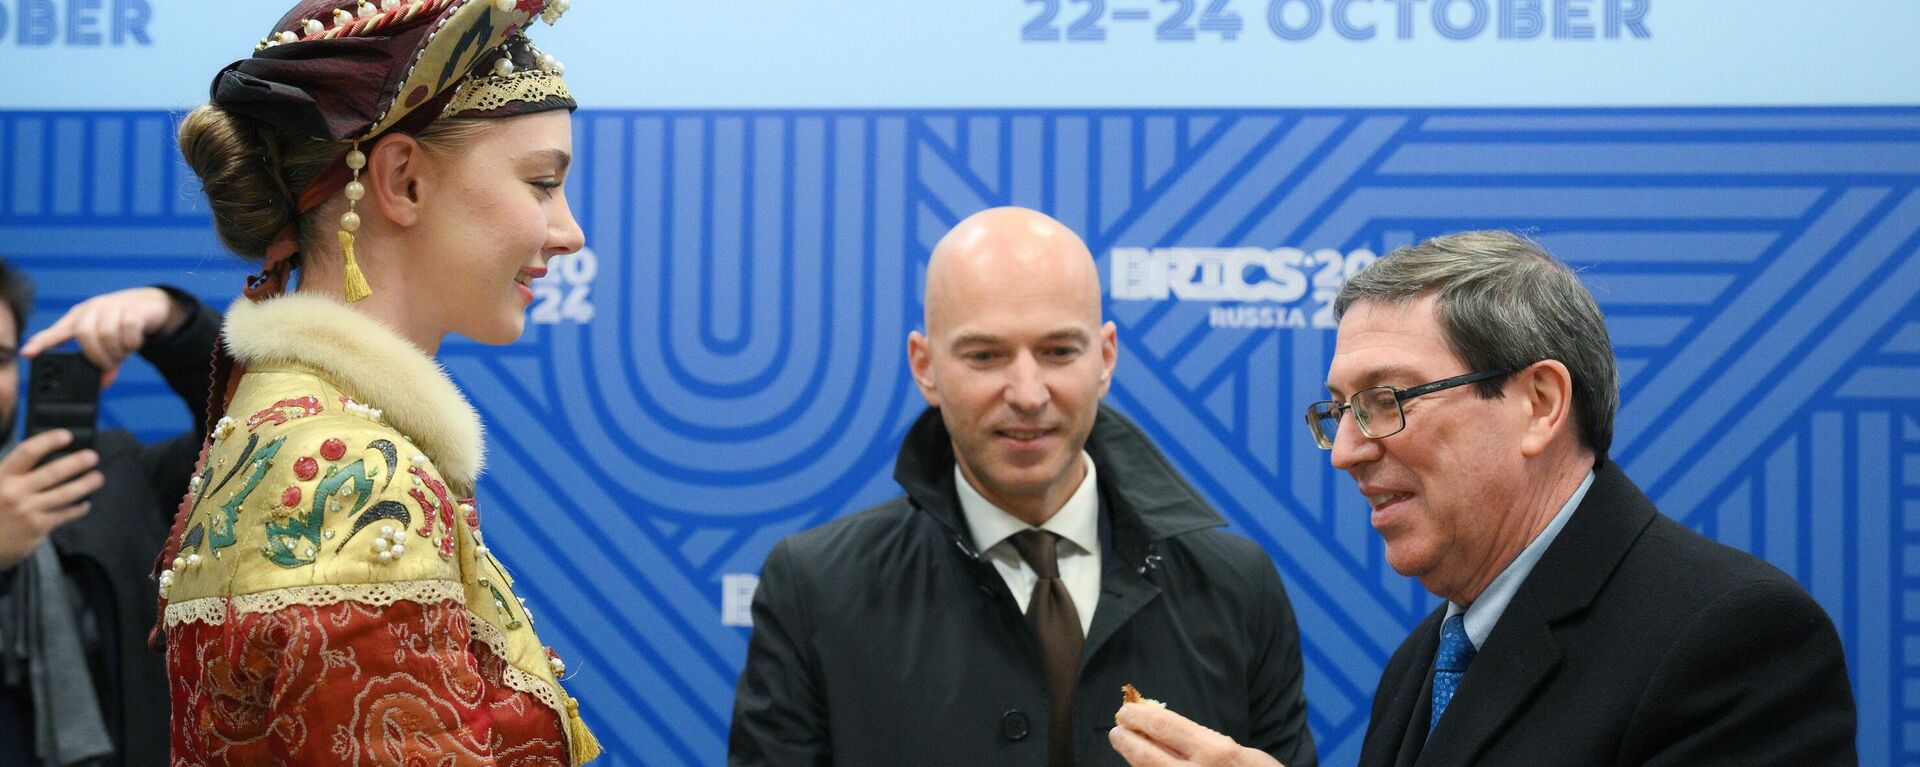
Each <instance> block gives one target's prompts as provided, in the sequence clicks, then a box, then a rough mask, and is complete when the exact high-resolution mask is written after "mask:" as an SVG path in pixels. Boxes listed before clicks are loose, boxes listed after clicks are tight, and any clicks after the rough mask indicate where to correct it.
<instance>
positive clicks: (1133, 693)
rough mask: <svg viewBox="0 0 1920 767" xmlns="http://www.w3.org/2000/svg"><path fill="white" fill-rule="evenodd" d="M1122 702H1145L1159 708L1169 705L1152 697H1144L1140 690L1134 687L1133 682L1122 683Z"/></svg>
mask: <svg viewBox="0 0 1920 767" xmlns="http://www.w3.org/2000/svg"><path fill="white" fill-rule="evenodd" d="M1120 702H1121V703H1122V704H1126V703H1145V704H1147V705H1149V706H1154V707H1157V708H1166V707H1167V704H1165V703H1161V702H1160V701H1157V700H1154V699H1152V698H1147V697H1142V696H1141V695H1140V691H1139V690H1136V689H1133V685H1131V684H1123V685H1120Z"/></svg>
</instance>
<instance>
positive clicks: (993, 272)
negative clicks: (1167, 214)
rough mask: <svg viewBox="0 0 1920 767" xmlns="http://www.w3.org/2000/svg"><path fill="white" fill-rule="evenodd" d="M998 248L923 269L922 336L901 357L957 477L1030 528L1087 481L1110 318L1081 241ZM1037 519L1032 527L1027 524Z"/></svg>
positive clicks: (1106, 367) (1107, 369) (1108, 355)
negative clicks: (943, 433) (937, 419)
mask: <svg viewBox="0 0 1920 767" xmlns="http://www.w3.org/2000/svg"><path fill="white" fill-rule="evenodd" d="M1067 239H1068V242H1065V243H1059V244H1060V245H1063V246H1065V249H1066V251H1067V252H1065V253H1060V254H1049V253H1040V254H1039V255H1037V256H1036V254H1035V253H1034V252H1031V251H1029V252H1026V253H1013V254H1009V253H1006V252H999V251H996V250H995V248H996V247H997V246H996V245H995V244H994V243H991V242H989V243H986V244H985V245H983V246H981V247H983V248H985V249H987V250H988V251H989V252H986V253H973V254H966V255H960V256H956V257H953V258H949V259H946V261H945V262H944V263H939V262H940V261H941V259H942V258H943V257H942V256H936V257H935V258H936V262H937V263H935V264H934V265H933V266H932V267H930V268H929V274H928V288H927V290H928V294H927V332H926V334H925V335H922V334H919V333H915V334H913V335H912V337H910V338H909V340H908V356H909V360H910V362H911V363H912V365H913V372H914V377H915V379H916V380H917V381H918V382H919V384H920V390H921V393H922V394H923V395H924V396H925V397H926V399H927V403H928V404H929V405H932V406H933V407H936V408H939V409H940V415H941V418H942V419H943V420H944V421H945V422H946V426H947V430H948V432H949V433H951V435H952V438H953V447H954V454H955V458H956V460H957V461H958V462H959V464H960V470H961V472H962V473H963V474H964V475H965V476H966V477H967V479H968V481H969V482H970V483H971V484H972V485H973V486H974V488H975V489H977V490H979V491H980V492H981V494H982V495H984V496H986V498H987V499H988V500H990V501H993V502H994V503H995V504H996V505H998V506H1000V507H1001V508H1003V509H1006V510H1007V511H1009V512H1012V513H1014V514H1015V515H1016V516H1021V517H1022V518H1027V519H1028V521H1029V522H1030V523H1033V524H1038V523H1039V521H1044V519H1045V518H1046V517H1048V516H1051V515H1052V513H1053V512H1054V511H1057V510H1058V508H1059V505H1060V504H1062V503H1064V502H1065V501H1066V499H1067V497H1069V496H1071V495H1072V493H1073V490H1074V489H1075V488H1077V487H1078V486H1079V484H1080V481H1081V478H1082V477H1084V476H1085V471H1086V469H1085V466H1084V464H1083V462H1082V461H1081V460H1080V451H1081V449H1082V448H1083V447H1084V446H1085V445H1086V441H1087V435H1088V434H1089V433H1091V432H1092V431H1093V421H1094V416H1095V415H1096V414H1097V413H1098V412H1099V404H1100V399H1101V398H1102V397H1104V396H1106V393H1107V385H1108V382H1109V381H1110V380H1111V378H1112V375H1113V366H1114V360H1115V355H1116V352H1117V347H1116V345H1115V341H1114V327H1113V324H1112V323H1104V324H1103V323H1101V321H1100V282H1099V274H1098V272H1097V271H1096V270H1095V269H1094V267H1093V261H1092V258H1091V257H1090V256H1088V255H1087V254H1086V250H1085V246H1083V245H1080V244H1079V242H1078V240H1077V239H1075V238H1072V237H1071V236H1070V235H1069V236H1068V238H1067ZM1036 517H1037V520H1038V521H1036V519H1035V518H1036Z"/></svg>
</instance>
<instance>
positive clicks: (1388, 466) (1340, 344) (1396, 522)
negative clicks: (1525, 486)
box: [1327, 296, 1524, 598]
mask: <svg viewBox="0 0 1920 767" xmlns="http://www.w3.org/2000/svg"><path fill="white" fill-rule="evenodd" d="M1470 372H1477V371H1470V370H1467V369H1466V366H1465V363H1463V362H1461V361H1460V360H1459V359H1458V358H1457V357H1455V356H1454V354H1453V352H1452V350H1450V349H1448V348H1447V342H1446V339H1445V337H1444V335H1443V334H1442V331H1441V328H1440V324H1439V321H1438V318H1437V316H1436V314H1435V307H1434V299H1433V298H1432V297H1431V296H1428V297H1426V298H1423V299H1421V300H1418V301H1415V302H1413V303H1410V304H1407V305H1402V306H1393V305H1385V304H1378V303H1371V302H1361V303H1357V304H1355V305H1353V307H1352V308H1350V309H1349V310H1348V312H1347V313H1346V315H1345V316H1344V317H1343V318H1342V319H1341V321H1340V330H1339V336H1338V340H1337V341H1336V343H1335V348H1334V355H1333V365H1332V367H1331V368H1330V369H1329V370H1328V371H1327V389H1328V390H1329V391H1330V392H1332V394H1333V397H1334V398H1335V399H1340V400H1345V399H1346V398H1347V397H1348V396H1350V395H1352V394H1353V393H1354V392H1355V391H1358V390H1360V389H1363V388H1366V387H1369V386H1379V385H1387V386H1393V387H1396V388H1401V389H1406V388H1411V387H1414V386H1418V385H1420V384H1423V383H1427V382H1429V381H1435V380H1439V379H1442V378H1448V377H1452V376H1456V375H1461V374H1463V373H1470ZM1501 403H1502V400H1486V399H1481V398H1480V396H1479V395H1478V394H1477V393H1475V391H1474V388H1473V387H1472V386H1463V387H1458V388H1454V389H1448V390H1445V391H1441V392H1436V393H1434V394H1429V395H1426V396H1423V397H1417V398H1414V399H1410V400H1407V401H1405V402H1404V403H1403V407H1404V409H1405V412H1406V429H1405V430H1404V431H1401V432H1400V433H1398V434H1395V435H1393V436H1390V437H1386V438H1384V439H1369V438H1367V437H1366V436H1364V435H1362V434H1361V432H1360V429H1359V427H1358V426H1357V425H1356V424H1355V423H1354V420H1353V415H1352V414H1351V413H1348V414H1347V415H1346V416H1345V418H1344V420H1343V421H1342V422H1341V425H1340V429H1339V432H1338V436H1337V438H1336V439H1335V440H1334V446H1333V465H1334V466H1335V467H1336V468H1338V469H1341V470H1343V471H1345V472H1347V473H1348V474H1350V475H1352V477H1353V479H1354V482H1355V483H1356V484H1357V485H1358V486H1359V489H1360V492H1361V494H1363V495H1365V496H1366V497H1367V504H1368V505H1369V506H1370V507H1371V508H1372V509H1373V519H1372V522H1373V528H1374V529H1375V530H1377V531H1379V532H1380V537H1381V538H1382V539H1384V540H1385V541H1386V544H1387V564H1389V565H1391V566H1392V567H1393V569H1394V571H1395V572H1398V573H1400V574H1401V575H1406V576H1411V577H1414V578H1418V579H1419V580H1420V582H1421V584H1422V585H1424V586H1426V588H1427V590H1429V591H1432V592H1433V593H1436V594H1440V595H1442V596H1449V597H1450V598H1451V596H1450V595H1453V594H1457V593H1462V590H1463V589H1464V588H1465V586H1466V584H1467V583H1469V582H1471V581H1473V580H1474V578H1475V577H1476V575H1477V574H1479V573H1480V572H1481V571H1482V570H1484V569H1485V568H1486V567H1487V566H1488V565H1489V563H1490V562H1492V561H1493V560H1494V558H1495V557H1496V556H1497V553H1496V551H1495V549H1496V548H1497V547H1496V542H1497V541H1498V540H1499V539H1501V538H1502V537H1503V536H1507V535H1509V534H1510V533H1511V529H1510V528H1511V527H1512V526H1513V525H1517V524H1522V523H1523V522H1522V520H1521V519H1520V518H1519V515H1518V514H1516V513H1514V512H1513V511H1512V510H1513V508H1514V505H1515V504H1514V499H1515V497H1516V496H1517V495H1518V493H1519V490H1520V488H1519V485H1520V484H1522V478H1523V476H1524V472H1523V469H1524V464H1523V462H1522V456H1521V454H1520V445H1519V441H1520V437H1521V435H1520V433H1519V432H1518V430H1516V429H1515V428H1514V426H1515V424H1516V421H1515V419H1513V418H1511V417H1504V416H1503V414H1502V413H1501V412H1500V409H1501Z"/></svg>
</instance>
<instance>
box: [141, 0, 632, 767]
mask: <svg viewBox="0 0 1920 767" xmlns="http://www.w3.org/2000/svg"><path fill="white" fill-rule="evenodd" d="M565 5H566V0H380V1H379V2H378V3H377V4H375V3H369V2H357V0H346V1H343V0H305V1H303V2H300V3H298V4H297V5H296V6H295V7H294V9H293V10H292V11H291V12H289V13H288V14H287V15H286V16H285V17H284V18H282V19H281V20H280V21H279V23H278V24H276V25H275V26H274V27H273V30H272V31H271V33H270V34H269V35H268V36H267V37H265V38H263V39H262V40H260V41H259V43H258V44H257V45H256V46H255V50H254V53H253V55H252V56H251V57H250V58H247V59H243V60H241V61H239V62H236V63H235V64H233V65H231V66H229V67H227V68H226V69H225V70H223V71H222V72H221V73H220V74H219V75H218V77H217V78H216V79H215V80H214V84H213V87H212V96H211V100H210V103H209V104H208V105H207V106H204V107H202V108H200V109H198V110H196V111H194V112H193V113H192V114H190V115H188V116H187V118H186V119H185V120H184V122H183V123H182V125H181V129H180V145H181V150H182V152H183V154H185V156H186V159H187V162H188V164H189V165H191V166H192V167H193V169H194V172H195V173H196V174H198V175H199V177H200V179H201V181H202V183H203V186H204V187H205V190H206V194H207V199H208V203H209V206H210V207H211V208H212V210H213V213H214V218H215V223H216V225H217V227H218V229H219V233H220V236H221V238H222V240H223V241H224V242H226V243H227V245H228V246H229V247H230V248H232V249H233V250H234V251H235V252H237V253H239V254H240V255H242V256H245V257H249V258H252V259H255V260H259V261H262V262H263V263H264V269H263V271H262V274H261V275H260V276H259V277H256V278H254V279H253V280H251V281H250V282H249V285H248V288H247V295H246V297H244V298H242V299H241V300H239V301H237V302H236V303H235V304H234V305H233V306H232V308H231V309H229V311H228V314H227V322H226V326H225V330H224V334H223V355H224V356H223V357H221V358H220V359H217V360H216V364H215V379H216V380H215V387H216V388H215V402H216V409H219V410H220V412H219V414H218V417H217V422H215V423H214V424H213V426H212V429H211V431H210V439H209V442H208V444H207V447H206V449H205V451H204V453H203V457H202V463H201V466H200V469H199V470H198V473H197V474H196V476H194V477H193V478H192V480H191V481H190V487H191V488H192V490H191V492H190V493H189V495H188V497H187V499H186V501H185V502H184V503H183V504H182V509H181V513H180V516H179V518H178V520H177V521H176V522H175V526H174V531H173V537H172V539H171V543H170V544H169V547H168V551H167V552H166V553H165V554H164V555H163V557H162V561H161V567H162V568H164V569H163V570H162V571H161V572H160V574H159V577H160V581H161V595H162V604H163V608H164V610H163V617H162V619H161V625H162V628H163V634H164V638H165V643H166V652H167V664H168V667H169V669H170V671H171V676H172V680H171V685H172V690H171V692H172V698H173V727H172V729H173V735H172V741H173V762H174V764H176V765H229V764H231V765H240V764H249V765H250V764H316V765H317V764H325V765H399V764H408V765H415V764H418V765H482V764H486V765H494V764H497V765H514V766H518V765H527V766H532V765H577V764H581V763H583V762H585V761H587V760H589V759H591V758H593V756H594V755H595V754H596V753H597V752H598V750H599V747H598V745H597V744H596V743H595V742H594V740H593V737H592V735H591V734H589V733H588V731H587V728H586V726H585V725H584V724H583V723H582V721H581V719H580V717H579V713H578V705H577V703H576V701H575V700H574V699H573V698H571V697H570V696H568V695H567V693H566V691H565V690H564V689H563V688H562V685H561V681H560V678H561V677H562V676H563V675H564V671H565V667H564V665H563V664H562V663H561V662H560V661H559V659H558V657H557V656H555V655H554V654H553V653H552V651H551V650H550V649H548V648H547V647H546V646H544V645H543V644H541V642H540V640H539V638H538V637H536V636H535V634H534V625H533V620H532V618H531V617H529V616H528V614H527V612H526V610H525V609H524V607H523V606H522V603H521V601H520V600H519V599H518V598H516V597H515V596H514V586H513V580H512V578H510V577H509V576H508V574H507V570H506V569H505V568H503V567H502V566H501V564H500V562H499V560H498V559H496V558H495V557H494V555H493V554H492V553H490V552H489V551H488V549H487V546H486V545H485V543H484V541H485V539H484V538H483V537H482V534H481V529H482V525H481V517H482V512H481V510H479V509H476V506H475V502H474V500H473V494H474V487H475V483H476V482H477V480H478V479H479V476H480V471H481V463H482V455H483V450H482V442H481V430H480V421H479V418H478V416H477V415H476V414H475V413H474V411H473V409H472V408H471V407H470V406H469V405H468V403H467V401H466V398H465V397H464V396H463V395H462V394H461V393H460V390H459V389H458V388H456V387H455V386H454V384H453V383H452V381H450V380H449V379H448V378H447V376H446V374H445V373H444V372H443V371H442V369H441V368H440V366H439V365H438V364H437V363H436V362H435V361H434V357H433V355H434V353H435V352H436V350H437V349H438V348H439V346H440V343H441V340H442V338H443V337H444V336H446V335H448V334H453V333H457V334H460V335H464V336H467V337H469V338H472V339H475V340H478V341H481V342H485V343H495V344H499V343H508V342H511V341H512V340H514V339H515V338H516V337H518V336H519V334H520V332H521V330H522V328H523V326H524V323H525V317H526V309H527V306H528V304H529V303H530V302H531V301H532V293H531V291H530V288H529V283H530V282H531V281H532V280H533V279H534V278H537V277H539V276H540V275H541V274H543V273H544V272H545V264H546V263H547V261H548V260H549V259H551V258H553V257H554V256H557V255H560V254H564V253H570V252H572V251H574V250H577V249H579V248H580V247H581V232H580V228H579V226H578V225H577V224H576V223H575V222H574V219H573V215H572V213H571V212H570V211H569V209H568V207H567V202H566V198H565V196H564V193H563V192H562V189H561V185H562V183H563V181H564V179H565V175H566V171H567V165H568V161H569V159H570V156H571V151H572V131H571V119H572V118H571V115H570V113H571V111H572V109H573V106H574V102H573V100H572V97H571V95H570V94H569V93H568V92H567V90H566V87H565V85H564V84H563V83H562V82H561V79H560V75H561V67H560V66H559V64H558V63H557V62H556V61H554V60H553V59H552V57H550V56H547V55H545V54H542V53H540V52H539V51H538V50H537V49H535V48H534V47H532V45H531V43H529V42H528V41H527V39H526V38H525V37H524V36H523V35H522V32H523V30H524V29H525V28H526V27H527V26H528V25H529V24H530V23H531V22H532V21H533V20H534V19H535V18H539V17H545V19H546V20H547V21H548V22H549V23H551V22H553V21H555V20H556V19H557V18H558V17H559V15H560V14H561V13H562V12H564V11H565ZM290 278H297V283H296V284H297V287H295V288H293V289H292V290H291V291H289V290H288V282H289V280H290ZM219 403H224V409H220V404H219ZM210 417H211V416H210Z"/></svg>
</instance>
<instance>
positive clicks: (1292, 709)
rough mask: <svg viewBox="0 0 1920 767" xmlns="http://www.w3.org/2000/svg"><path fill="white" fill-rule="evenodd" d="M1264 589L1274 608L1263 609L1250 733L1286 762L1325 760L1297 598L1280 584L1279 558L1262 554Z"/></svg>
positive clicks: (1304, 764)
mask: <svg viewBox="0 0 1920 767" xmlns="http://www.w3.org/2000/svg"><path fill="white" fill-rule="evenodd" d="M1259 560H1260V566H1259V567H1258V569H1257V570H1256V574H1257V575H1256V577H1258V578H1259V583H1258V584H1257V586H1258V591H1257V593H1259V594H1261V595H1262V596H1263V597H1264V599H1263V603H1264V604H1267V605H1270V608H1269V609H1267V610H1264V611H1262V612H1263V613H1264V615H1263V616H1262V619H1261V620H1260V621H1259V624H1260V625H1259V631H1258V632H1257V633H1256V635H1255V641H1256V642H1259V643H1260V644H1261V646H1260V647H1259V648H1257V655H1256V656H1255V657H1256V658H1257V660H1256V662H1255V665H1254V675H1253V676H1254V678H1253V687H1252V692H1253V696H1252V699H1251V702H1252V711H1251V712H1250V714H1251V718H1250V719H1249V722H1250V725H1251V726H1250V727H1249V730H1248V731H1249V737H1250V739H1251V740H1252V742H1251V743H1248V744H1245V745H1248V746H1250V747H1252V748H1256V749H1259V750H1261V751H1265V752H1267V753H1268V754H1270V755H1272V756H1273V758H1275V759H1278V760H1280V763H1281V764H1284V765H1286V767H1315V765H1318V764H1319V763H1320V760H1319V757H1318V755H1317V754H1316V753H1315V751H1314V747H1313V732H1312V731H1311V730H1309V729H1308V728H1307V696H1306V691H1305V684H1304V682H1305V678H1306V672H1305V667H1304V666H1303V664H1302V663H1301V660H1300V626H1299V624H1298V623H1297V622H1295V620H1294V617H1293V603H1292V602H1291V601H1289V600H1288V599H1287V590H1286V587H1285V586H1282V585H1281V584H1280V574H1279V572H1277V571H1276V570H1274V567H1273V561H1272V560H1270V559H1268V558H1267V557H1265V556H1261V557H1259Z"/></svg>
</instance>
